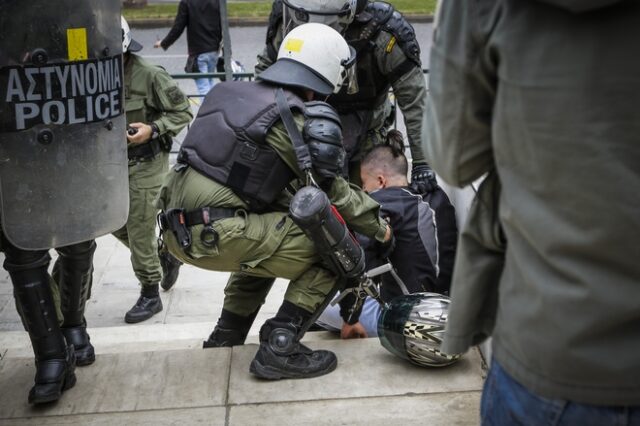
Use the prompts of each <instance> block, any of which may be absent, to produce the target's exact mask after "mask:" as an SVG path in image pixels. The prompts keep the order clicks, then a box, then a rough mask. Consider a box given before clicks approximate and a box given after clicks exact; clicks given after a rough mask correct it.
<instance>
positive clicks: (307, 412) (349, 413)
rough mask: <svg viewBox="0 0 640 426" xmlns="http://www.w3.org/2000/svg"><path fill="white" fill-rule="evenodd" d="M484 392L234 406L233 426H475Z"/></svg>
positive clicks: (230, 420)
mask: <svg viewBox="0 0 640 426" xmlns="http://www.w3.org/2000/svg"><path fill="white" fill-rule="evenodd" d="M479 406H480V392H479V391H472V392H455V393H441V394H429V395H413V396H412V395H406V396H400V397H377V398H349V399H334V400H321V401H307V402H294V403H288V404H286V405H283V404H248V405H239V406H231V408H230V410H229V423H228V424H229V425H230V426H235V425H262V426H267V425H279V426H280V425H281V426H288V425H291V426H294V425H295V426H300V425H314V426H322V425H332V426H333V425H350V426H355V425H363V426H389V425H412V424H417V425H429V426H475V425H477V424H478V423H479V416H478V413H479V411H480V410H479Z"/></svg>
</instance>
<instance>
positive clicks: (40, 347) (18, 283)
mask: <svg viewBox="0 0 640 426" xmlns="http://www.w3.org/2000/svg"><path fill="white" fill-rule="evenodd" d="M5 243H6V241H3V246H4V247H5V254H6V260H5V262H4V268H5V269H6V270H7V271H8V272H9V275H10V276H11V281H12V282H13V286H14V294H15V298H16V303H17V304H18V306H19V308H20V312H21V315H22V319H23V322H24V324H25V326H26V328H27V331H28V332H29V338H30V339H31V345H32V346H33V352H34V355H35V358H36V376H35V384H34V386H33V388H31V391H30V392H29V403H33V404H41V403H45V402H51V401H56V400H58V399H59V398H60V396H61V394H62V391H64V390H66V389H69V388H71V387H73V385H75V383H76V376H75V353H74V350H73V346H67V344H66V342H65V339H64V336H63V335H62V332H61V331H60V326H59V324H58V317H57V316H56V314H55V306H54V301H53V294H52V291H51V287H50V285H49V278H50V277H49V274H48V273H47V266H48V265H49V261H50V259H51V258H50V257H49V254H48V252H47V251H25V250H20V249H18V248H16V247H13V246H9V247H7V246H6V245H5Z"/></svg>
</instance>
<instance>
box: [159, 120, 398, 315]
mask: <svg viewBox="0 0 640 426" xmlns="http://www.w3.org/2000/svg"><path fill="white" fill-rule="evenodd" d="M296 121H297V123H298V125H299V126H300V128H302V123H303V119H302V116H301V115H299V116H297V119H296ZM266 143H268V144H269V145H270V146H271V147H272V148H273V149H274V150H275V151H276V152H277V153H278V155H279V156H280V157H281V158H282V160H283V161H284V162H285V163H286V164H287V165H288V166H289V167H290V168H291V169H292V170H293V171H294V172H295V173H296V175H297V178H296V181H294V182H293V183H292V184H293V186H295V187H299V186H300V184H301V181H299V179H303V178H304V175H303V173H302V172H301V171H300V170H299V168H298V166H297V162H296V156H295V152H294V149H293V145H292V144H291V141H290V139H289V136H288V134H287V132H286V131H285V129H284V127H283V126H282V124H281V123H278V124H276V125H275V126H273V127H272V128H271V129H270V130H269V132H268V133H267V136H266ZM327 195H328V196H329V199H330V200H331V202H332V203H333V204H334V205H335V206H336V208H337V209H338V211H339V212H340V213H341V214H342V216H343V217H344V219H345V221H346V222H347V223H348V224H349V226H350V227H351V228H352V229H354V230H355V231H357V232H360V233H362V234H365V235H368V236H370V237H375V238H376V239H377V240H379V241H382V240H383V239H384V236H385V232H386V224H385V223H384V221H382V220H381V219H380V218H379V217H378V209H379V206H378V204H377V203H376V202H375V201H373V200H372V199H371V198H369V196H368V195H366V194H365V193H364V192H362V191H361V190H359V189H358V188H356V187H353V186H350V185H349V184H348V183H347V182H346V181H345V180H344V179H342V178H336V179H335V180H334V182H333V183H332V185H331V187H330V189H329V191H328V193H327ZM290 198H291V194H290V193H289V192H288V191H283V193H282V194H281V196H280V198H279V199H278V200H277V201H276V203H274V204H275V205H274V206H273V210H274V211H273V212H268V213H262V214H257V213H252V212H250V211H248V206H247V205H246V204H245V203H244V202H243V201H242V200H241V199H240V198H239V197H238V196H237V195H236V194H235V193H234V192H233V191H232V190H231V189H229V188H228V187H226V186H224V185H221V184H219V183H217V182H215V181H213V180H211V179H209V178H207V177H205V176H204V175H202V174H200V173H198V172H197V171H195V170H193V169H192V168H186V169H185V170H181V171H173V172H171V173H170V175H169V178H168V180H167V183H166V184H165V185H164V186H163V188H162V190H161V191H160V197H159V201H158V207H159V208H161V209H163V210H167V209H171V208H184V209H186V210H187V211H189V210H194V209H197V208H201V207H206V206H209V207H221V208H237V209H238V211H237V213H236V216H235V217H232V218H227V219H221V220H218V221H215V222H214V223H213V228H214V230H215V231H216V232H217V233H218V235H219V241H218V243H217V245H216V246H215V247H207V246H205V245H204V244H202V241H201V240H200V233H201V232H202V229H203V225H196V226H193V227H191V228H190V230H191V234H192V240H193V242H192V244H191V246H190V247H189V248H187V249H184V250H183V249H182V248H181V247H180V246H179V245H178V243H177V241H176V239H175V237H174V235H173V233H172V232H166V233H165V234H164V240H165V243H166V245H167V247H168V248H169V251H170V252H171V253H172V254H173V255H174V256H175V257H177V258H178V259H180V260H181V261H183V262H185V263H189V264H191V265H195V266H197V267H200V268H204V269H210V270H215V271H229V272H243V273H244V274H247V275H249V276H251V277H265V278H267V277H282V278H287V279H289V280H291V282H290V284H289V287H288V289H287V291H286V293H285V300H287V301H289V302H291V303H293V304H295V305H297V306H299V307H301V308H303V309H305V310H307V311H309V312H313V311H315V309H316V308H317V307H318V306H319V305H320V304H321V303H322V302H323V300H324V299H325V297H326V295H327V294H328V293H329V291H330V290H331V289H332V287H333V285H334V283H335V277H334V275H333V274H332V273H331V272H329V271H328V270H327V269H325V268H324V267H323V266H322V265H321V264H320V257H319V255H318V253H317V251H316V249H315V247H314V245H313V243H312V242H311V240H309V238H308V237H306V236H305V235H304V233H303V232H302V230H301V229H300V228H299V227H298V226H297V225H295V224H294V223H293V221H292V220H291V219H290V218H289V217H288V216H287V206H288V203H289V201H290ZM269 287H270V285H268V286H266V287H264V288H262V289H255V288H253V289H251V290H249V291H246V292H245V291H243V290H242V289H241V288H240V289H237V291H230V292H229V291H228V292H227V297H226V298H225V303H224V309H225V310H228V311H230V312H233V313H235V314H238V315H242V316H248V315H250V314H251V313H252V312H254V311H255V310H256V308H257V307H258V306H260V304H261V303H262V300H263V299H264V295H266V293H267V292H268V291H269ZM252 290H254V291H252Z"/></svg>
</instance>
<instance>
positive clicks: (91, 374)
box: [0, 348, 231, 419]
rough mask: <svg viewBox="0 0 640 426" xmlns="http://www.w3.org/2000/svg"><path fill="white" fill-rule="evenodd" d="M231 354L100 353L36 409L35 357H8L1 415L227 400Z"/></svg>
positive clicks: (1, 377)
mask: <svg viewBox="0 0 640 426" xmlns="http://www.w3.org/2000/svg"><path fill="white" fill-rule="evenodd" d="M230 355H231V351H230V349H228V348H221V349H217V350H208V351H204V350H186V351H163V352H143V353H127V354H116V355H103V356H99V357H97V359H96V362H95V363H94V364H92V365H91V366H89V367H85V368H78V369H76V375H77V377H78V382H77V384H76V385H75V387H73V388H72V389H70V390H68V391H66V392H65V394H64V395H63V397H62V399H61V400H60V401H59V402H58V403H57V404H54V405H52V406H51V407H43V408H37V409H34V408H32V407H30V406H29V405H28V404H27V394H28V392H29V388H30V387H31V386H32V384H33V375H34V371H35V368H34V363H33V360H31V359H27V358H8V359H7V360H6V361H4V362H3V363H2V366H1V367H0V389H3V397H2V398H1V399H0V419H12V418H21V417H34V416H59V415H69V414H99V413H108V412H119V411H120V412H121V411H143V410H157V409H172V408H189V407H212V406H223V405H224V404H225V401H226V394H227V388H228V376H227V371H228V368H229V364H230ZM5 390H7V391H5Z"/></svg>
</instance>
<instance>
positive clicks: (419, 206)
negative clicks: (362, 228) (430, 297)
mask: <svg viewBox="0 0 640 426" xmlns="http://www.w3.org/2000/svg"><path fill="white" fill-rule="evenodd" d="M370 195H371V198H373V199H374V200H376V201H377V202H378V203H380V215H381V216H382V217H385V218H388V219H389V221H390V224H391V228H392V229H393V235H394V237H395V240H396V241H395V248H394V249H393V252H392V253H391V254H390V256H389V260H390V261H391V263H392V264H393V266H394V267H395V269H396V270H397V272H398V275H399V276H400V278H401V279H402V281H403V282H404V283H405V285H406V286H407V289H408V290H409V292H410V293H416V292H422V291H430V292H436V293H441V294H448V293H449V287H450V285H451V274H452V272H453V263H454V260H455V252H456V246H457V239H458V227H457V224H456V216H455V208H454V207H453V206H452V205H451V203H450V201H449V198H448V197H447V195H446V194H445V192H444V191H443V190H442V189H441V188H440V187H437V188H436V189H435V191H433V192H432V193H430V194H429V195H426V196H424V197H423V196H421V195H417V194H415V193H413V192H411V191H410V190H409V189H408V188H406V187H392V188H385V189H381V190H378V191H375V192H372V193H371V194H370ZM358 241H360V243H361V245H362V246H363V248H364V249H365V254H366V264H367V270H369V269H372V268H374V267H376V266H380V265H382V264H384V263H385V260H384V259H382V258H381V257H380V253H379V247H380V246H379V244H378V243H376V242H375V241H371V240H370V239H367V238H366V237H363V236H361V235H358ZM401 294H402V290H401V289H400V287H399V286H398V284H397V283H396V282H395V280H394V279H393V277H392V276H391V275H390V274H385V275H384V276H383V277H382V283H381V286H380V296H381V298H382V299H383V300H384V301H386V302H389V301H391V299H393V298H394V297H396V296H399V295H401ZM353 301H354V299H353V298H352V297H346V298H345V299H343V302H341V303H340V306H341V315H342V317H343V319H345V320H346V319H347V316H348V309H349V308H350V307H351V306H350V305H352V304H353ZM357 316H358V314H356V315H354V316H352V318H351V321H350V322H351V323H354V322H355V320H356V319H357V318H355V317H357Z"/></svg>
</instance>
